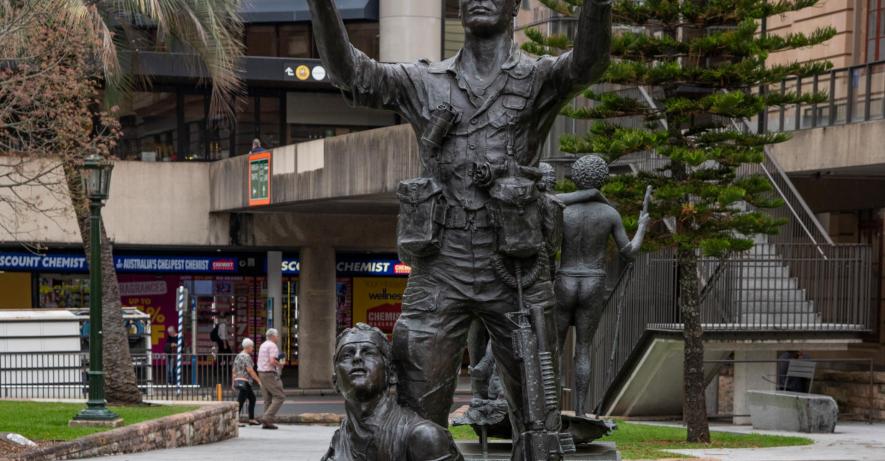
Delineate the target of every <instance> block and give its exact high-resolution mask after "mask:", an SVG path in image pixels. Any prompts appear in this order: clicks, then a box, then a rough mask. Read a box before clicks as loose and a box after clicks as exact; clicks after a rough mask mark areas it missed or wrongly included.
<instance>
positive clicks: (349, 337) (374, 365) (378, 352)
mask: <svg viewBox="0 0 885 461" xmlns="http://www.w3.org/2000/svg"><path fill="white" fill-rule="evenodd" d="M332 382H333V383H334V384H335V388H336V389H337V390H338V392H339V393H341V395H342V396H344V398H345V400H356V401H368V400H372V399H374V398H377V397H378V395H379V394H383V393H386V392H387V389H388V387H390V386H391V385H393V384H396V373H395V372H394V371H393V361H392V359H391V352H390V343H388V342H387V338H386V337H385V336H384V333H383V332H381V330H379V329H378V328H375V327H372V326H369V325H366V324H365V323H357V324H356V325H355V326H354V327H353V328H348V329H346V330H344V331H343V332H341V334H340V335H338V341H337V345H336V348H335V369H334V373H333V375H332Z"/></svg>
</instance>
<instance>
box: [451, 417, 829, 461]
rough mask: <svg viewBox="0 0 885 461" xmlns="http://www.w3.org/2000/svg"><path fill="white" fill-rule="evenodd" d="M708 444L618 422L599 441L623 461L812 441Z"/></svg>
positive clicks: (738, 439)
mask: <svg viewBox="0 0 885 461" xmlns="http://www.w3.org/2000/svg"><path fill="white" fill-rule="evenodd" d="M450 429H451V431H452V436H453V437H454V438H455V439H457V440H476V439H477V437H476V435H475V434H474V433H473V429H471V428H470V427H469V426H458V427H452V428H450ZM711 437H712V439H713V441H712V443H710V444H709V445H704V444H697V443H686V442H685V429H683V428H678V427H663V426H651V425H647V424H633V423H627V422H624V421H618V429H617V430H616V431H614V432H612V434H611V435H610V436H608V437H605V438H604V439H602V440H601V441H603V442H615V443H616V444H617V445H618V450H620V452H621V456H623V458H624V459H660V458H678V457H679V455H676V454H673V453H671V452H667V451H663V450H664V449H665V448H669V449H688V448H766V447H788V446H796V445H810V444H812V443H813V442H812V441H811V439H807V438H804V437H783V436H773V435H761V434H732V433H728V432H713V433H712V434H711Z"/></svg>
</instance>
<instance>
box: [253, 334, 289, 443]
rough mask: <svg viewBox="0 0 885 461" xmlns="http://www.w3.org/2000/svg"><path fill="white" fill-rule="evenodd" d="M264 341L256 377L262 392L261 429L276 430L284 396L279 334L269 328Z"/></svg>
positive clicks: (259, 355)
mask: <svg viewBox="0 0 885 461" xmlns="http://www.w3.org/2000/svg"><path fill="white" fill-rule="evenodd" d="M264 336H265V338H266V340H265V341H264V342H263V343H261V347H260V348H259V349H258V377H259V378H261V386H262V392H263V393H264V416H262V418H261V421H262V423H263V424H262V426H261V428H262V429H276V428H277V426H276V425H275V424H274V419H275V418H276V416H277V412H278V411H280V407H282V406H283V401H285V400H286V394H285V393H284V392H283V381H282V380H281V379H280V372H281V371H282V369H283V364H282V362H280V359H279V357H280V348H279V346H278V343H279V341H280V333H279V332H278V331H277V330H276V329H274V328H271V329H269V330H267V333H265V335H264Z"/></svg>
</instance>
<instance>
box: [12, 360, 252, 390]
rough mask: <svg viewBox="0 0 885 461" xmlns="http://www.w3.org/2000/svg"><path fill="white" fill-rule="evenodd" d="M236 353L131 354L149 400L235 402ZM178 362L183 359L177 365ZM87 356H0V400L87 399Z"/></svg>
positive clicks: (137, 376) (136, 374) (139, 381)
mask: <svg viewBox="0 0 885 461" xmlns="http://www.w3.org/2000/svg"><path fill="white" fill-rule="evenodd" d="M235 357H236V355H235V354H215V355H212V354H198V355H193V354H181V355H180V357H179V355H177V354H168V355H167V354H148V355H144V354H142V355H133V356H132V362H133V368H134V369H135V376H136V380H137V383H138V388H139V390H141V392H142V395H143V397H144V398H145V399H147V400H188V401H195V400H201V401H212V400H233V399H235V398H236V391H235V390H234V389H233V388H232V385H231V379H232V372H233V369H232V368H233V362H234V358H235ZM179 358H180V359H181V360H180V361H179ZM88 370H89V354H88V352H21V353H10V352H3V353H0V399H85V398H86V396H87V389H88V381H87V371H88Z"/></svg>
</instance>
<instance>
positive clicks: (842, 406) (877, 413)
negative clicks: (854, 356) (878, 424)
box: [813, 370, 885, 421]
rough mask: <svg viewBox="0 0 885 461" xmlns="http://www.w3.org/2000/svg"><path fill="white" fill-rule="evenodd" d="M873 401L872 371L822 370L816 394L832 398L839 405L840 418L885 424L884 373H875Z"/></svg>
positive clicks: (818, 377) (815, 389)
mask: <svg viewBox="0 0 885 461" xmlns="http://www.w3.org/2000/svg"><path fill="white" fill-rule="evenodd" d="M872 386H873V387H872V391H873V392H872V399H871V397H870V372H868V371H830V370H820V371H818V373H817V376H816V377H815V380H814V389H813V392H815V393H817V394H824V395H829V396H830V397H833V398H834V399H836V402H837V403H838V404H839V419H843V420H844V419H863V420H865V419H867V418H868V417H870V416H872V417H873V418H874V419H876V420H879V421H885V372H882V371H879V372H874V373H873V384H872Z"/></svg>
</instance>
